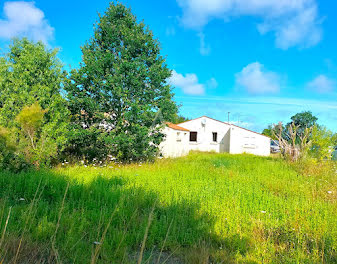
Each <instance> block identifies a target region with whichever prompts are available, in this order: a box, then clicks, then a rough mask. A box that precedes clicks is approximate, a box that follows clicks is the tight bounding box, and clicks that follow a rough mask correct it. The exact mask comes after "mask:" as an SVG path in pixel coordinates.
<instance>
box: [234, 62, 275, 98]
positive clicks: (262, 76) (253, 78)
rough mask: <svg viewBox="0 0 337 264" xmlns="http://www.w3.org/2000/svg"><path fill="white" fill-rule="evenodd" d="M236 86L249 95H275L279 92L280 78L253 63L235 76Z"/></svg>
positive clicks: (257, 63) (260, 65)
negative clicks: (243, 89)
mask: <svg viewBox="0 0 337 264" xmlns="http://www.w3.org/2000/svg"><path fill="white" fill-rule="evenodd" d="M235 78H236V84H237V85H239V86H241V87H243V88H245V89H246V90H247V91H248V92H249V93H251V94H267V93H277V92H278V91H279V90H280V78H279V76H278V75H277V74H276V73H274V72H271V71H267V70H265V69H264V66H263V65H262V64H260V63H259V62H254V63H251V64H249V65H247V66H246V67H244V68H243V69H242V71H241V72H239V73H237V74H236V75H235Z"/></svg>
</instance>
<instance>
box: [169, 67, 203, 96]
mask: <svg viewBox="0 0 337 264" xmlns="http://www.w3.org/2000/svg"><path fill="white" fill-rule="evenodd" d="M170 82H171V84H172V85H173V86H176V87H178V88H180V89H182V90H183V92H184V94H189V95H203V94H205V86H204V85H203V84H200V83H199V80H198V77H197V75H196V74H194V73H188V74H186V75H185V76H184V75H182V74H180V73H177V72H176V71H175V70H173V71H172V76H171V78H170Z"/></svg>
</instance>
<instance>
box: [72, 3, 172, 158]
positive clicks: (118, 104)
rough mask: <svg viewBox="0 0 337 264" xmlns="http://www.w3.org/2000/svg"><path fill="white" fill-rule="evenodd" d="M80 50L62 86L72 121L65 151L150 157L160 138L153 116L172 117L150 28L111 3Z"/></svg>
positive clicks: (90, 155)
mask: <svg viewBox="0 0 337 264" xmlns="http://www.w3.org/2000/svg"><path fill="white" fill-rule="evenodd" d="M82 53H83V56H82V58H83V61H82V63H81V66H80V68H79V69H78V70H73V71H72V72H71V78H70V81H69V83H68V85H67V86H66V90H67V97H68V100H69V105H70V110H71V113H72V124H73V132H72V137H71V147H70V148H69V149H68V151H69V152H70V153H72V154H76V155H78V156H85V157H86V158H90V159H91V158H93V157H97V156H106V155H108V154H111V155H114V156H116V157H117V158H118V159H120V160H123V161H129V160H131V159H132V160H142V159H147V158H151V157H154V156H155V155H156V152H157V146H158V145H159V143H160V142H161V140H162V138H163V135H162V133H160V126H157V123H156V117H157V116H158V113H160V114H161V115H162V116H163V120H167V121H170V120H172V119H173V117H174V115H175V113H176V112H177V106H176V104H175V103H174V102H173V100H172V98H173V94H172V92H171V87H170V85H168V84H167V81H166V80H167V79H168V78H169V77H170V76H171V71H170V70H169V69H168V68H167V65H166V62H165V59H164V58H163V57H162V56H161V55H160V46H159V43H158V41H157V40H155V39H154V37H153V34H152V32H151V31H150V30H149V29H148V28H147V27H146V26H145V25H144V23H143V22H140V23H138V22H137V19H136V17H135V16H134V15H133V14H132V13H131V10H130V9H127V8H126V7H125V6H124V5H122V4H119V3H118V4H114V3H111V4H110V6H109V8H108V9H107V10H106V12H105V14H104V15H100V18H99V21H98V22H97V24H96V25H95V30H94V36H93V38H92V39H90V41H88V42H87V43H86V44H85V45H84V46H83V47H82ZM157 120H158V121H160V119H159V118H158V119H157ZM87 138H89V139H90V140H89V142H88V140H87Z"/></svg>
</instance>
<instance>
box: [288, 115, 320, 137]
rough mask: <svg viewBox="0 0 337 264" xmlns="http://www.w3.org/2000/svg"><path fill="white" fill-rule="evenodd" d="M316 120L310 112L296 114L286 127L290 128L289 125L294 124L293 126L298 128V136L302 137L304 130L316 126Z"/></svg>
mask: <svg viewBox="0 0 337 264" xmlns="http://www.w3.org/2000/svg"><path fill="white" fill-rule="evenodd" d="M317 120H318V118H317V117H316V116H314V115H313V114H312V112H311V111H304V112H301V113H297V114H296V115H293V116H292V117H291V122H290V123H288V125H287V126H290V125H291V123H294V124H295V126H298V129H297V133H298V134H299V136H301V135H303V133H304V131H305V129H306V128H313V127H314V126H315V125H317Z"/></svg>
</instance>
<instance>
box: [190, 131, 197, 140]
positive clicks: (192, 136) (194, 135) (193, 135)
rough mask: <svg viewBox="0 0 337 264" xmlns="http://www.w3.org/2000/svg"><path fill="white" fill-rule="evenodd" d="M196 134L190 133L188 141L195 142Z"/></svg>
mask: <svg viewBox="0 0 337 264" xmlns="http://www.w3.org/2000/svg"><path fill="white" fill-rule="evenodd" d="M197 139H198V132H190V141H192V142H197Z"/></svg>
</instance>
